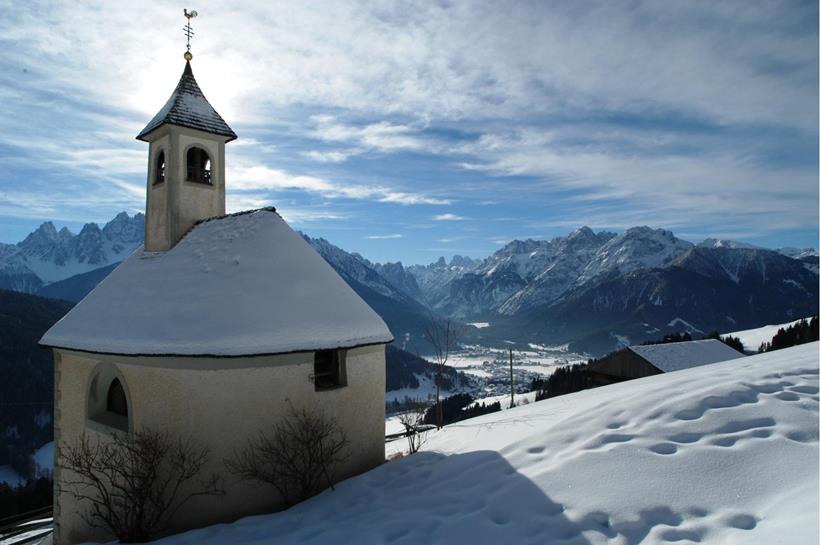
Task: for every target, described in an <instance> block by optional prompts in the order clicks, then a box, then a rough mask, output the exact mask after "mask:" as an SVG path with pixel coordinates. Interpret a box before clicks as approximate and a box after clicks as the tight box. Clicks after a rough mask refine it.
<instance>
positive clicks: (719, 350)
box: [629, 339, 743, 373]
mask: <svg viewBox="0 0 820 545" xmlns="http://www.w3.org/2000/svg"><path fill="white" fill-rule="evenodd" d="M629 350H631V351H632V352H634V353H636V354H637V355H639V356H641V357H642V358H643V359H645V360H646V361H648V362H649V363H651V364H652V365H654V366H655V367H657V368H658V369H659V370H661V371H663V372H664V373H668V372H670V371H679V370H681V369H689V368H690V367H700V366H701V365H707V364H710V363H717V362H719V361H725V360H733V359H735V358H740V357H743V354H741V353H740V352H738V351H737V350H735V349H733V348H731V347H729V346H727V345H725V344H723V343H722V342H720V341H718V340H715V339H706V340H702V341H688V342H680V343H665V344H648V345H642V346H630V347H629Z"/></svg>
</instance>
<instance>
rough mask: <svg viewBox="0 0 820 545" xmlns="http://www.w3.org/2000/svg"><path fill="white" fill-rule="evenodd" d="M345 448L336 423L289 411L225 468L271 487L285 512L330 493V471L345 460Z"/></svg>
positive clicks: (343, 436)
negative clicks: (298, 504) (289, 508)
mask: <svg viewBox="0 0 820 545" xmlns="http://www.w3.org/2000/svg"><path fill="white" fill-rule="evenodd" d="M347 445H348V441H347V437H346V436H345V434H344V432H343V431H342V430H341V429H340V428H339V426H338V424H337V422H336V420H335V419H333V418H330V417H326V416H325V415H324V414H320V413H316V412H308V411H306V410H305V409H302V410H299V411H297V410H296V409H294V408H293V407H292V406H291V408H290V414H289V415H288V416H287V418H284V419H282V420H280V421H278V422H277V423H275V424H274V425H273V426H272V428H271V431H270V432H269V433H264V432H260V434H259V435H258V436H257V437H256V438H253V439H250V440H249V441H248V444H247V446H246V447H245V448H244V449H243V450H241V451H239V452H237V453H236V454H235V455H234V457H233V458H232V459H227V460H225V466H226V467H227V468H228V471H230V472H231V473H234V474H235V475H238V476H239V477H241V478H243V479H246V480H252V481H261V482H264V483H267V484H270V485H272V486H273V487H274V488H275V489H276V491H277V492H279V494H280V496H281V497H282V499H283V500H284V501H285V503H286V504H287V505H289V506H290V505H293V504H295V503H298V502H300V501H302V500H305V499H307V498H309V497H311V496H313V495H315V494H318V493H319V492H320V491H321V490H322V489H323V488H324V487H325V486H329V487H331V488H333V482H334V481H333V471H334V469H335V468H336V466H337V465H338V464H339V463H341V462H343V461H344V460H345V459H346V458H347V455H346V454H345V450H346V449H347Z"/></svg>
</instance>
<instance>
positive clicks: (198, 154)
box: [185, 147, 211, 184]
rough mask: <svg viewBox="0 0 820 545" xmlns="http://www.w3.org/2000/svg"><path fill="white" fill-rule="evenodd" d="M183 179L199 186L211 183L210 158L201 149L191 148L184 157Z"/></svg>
mask: <svg viewBox="0 0 820 545" xmlns="http://www.w3.org/2000/svg"><path fill="white" fill-rule="evenodd" d="M185 164H186V168H185V179H186V180H187V181H189V182H196V183H200V184H210V183H211V158H210V157H209V156H208V152H207V151H205V150H204V149H202V148H196V147H194V148H191V149H189V150H188V153H187V155H186V157H185Z"/></svg>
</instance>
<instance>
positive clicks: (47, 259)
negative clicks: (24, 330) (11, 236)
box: [0, 212, 145, 289]
mask: <svg viewBox="0 0 820 545" xmlns="http://www.w3.org/2000/svg"><path fill="white" fill-rule="evenodd" d="M144 232H145V216H144V215H143V214H135V215H134V216H133V217H132V216H129V215H128V214H127V213H125V212H121V213H120V214H118V215H117V216H116V217H115V218H114V219H112V220H111V221H110V222H108V223H107V224H106V225H105V226H104V227H103V228H102V229H100V227H99V226H98V225H97V224H96V223H87V224H85V225H84V226H83V228H82V229H81V230H80V233H79V234H77V235H75V234H73V233H72V232H71V231H70V230H69V229H68V228H66V227H63V228H62V229H60V230H59V231H57V229H56V227H55V226H54V224H53V223H52V222H50V221H47V222H44V223H43V224H42V225H40V227H38V228H37V229H36V230H35V231H33V232H32V233H31V234H29V235H28V236H27V237H26V238H25V240H23V241H22V242H20V243H18V244H16V245H13V246H11V248H9V250H8V251H6V252H3V255H2V256H0V271H16V272H18V273H19V272H20V271H22V272H25V273H26V274H29V275H32V276H33V277H36V278H38V279H39V281H40V283H41V284H40V285H42V284H49V283H51V282H56V281H58V280H63V279H65V278H68V277H70V276H74V275H75V274H80V273H84V272H88V271H91V270H94V269H98V268H100V267H105V266H108V265H111V264H113V263H117V262H119V261H122V260H123V259H125V258H126V257H128V256H129V255H130V254H131V252H133V251H134V249H136V248H137V247H138V246H139V245H140V244H142V239H143V236H144ZM29 284H30V285H29V287H30V288H31V289H36V288H37V287H39V286H35V285H33V284H31V283H29Z"/></svg>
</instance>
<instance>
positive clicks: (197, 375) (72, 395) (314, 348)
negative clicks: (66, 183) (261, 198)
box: [40, 53, 393, 545]
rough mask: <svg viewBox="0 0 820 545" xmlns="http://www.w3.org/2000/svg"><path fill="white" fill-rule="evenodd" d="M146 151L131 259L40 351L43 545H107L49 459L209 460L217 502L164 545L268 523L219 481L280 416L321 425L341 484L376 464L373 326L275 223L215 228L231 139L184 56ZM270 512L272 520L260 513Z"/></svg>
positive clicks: (188, 513)
mask: <svg viewBox="0 0 820 545" xmlns="http://www.w3.org/2000/svg"><path fill="white" fill-rule="evenodd" d="M137 138H138V139H139V140H141V141H143V142H147V143H148V161H147V164H148V168H147V176H146V223H145V244H144V247H142V248H139V249H137V250H136V251H135V252H134V253H133V254H132V255H131V256H130V257H129V258H127V259H126V260H125V261H123V262H122V263H121V264H120V265H119V266H118V267H117V268H116V269H115V270H114V271H113V272H112V273H111V274H110V275H109V276H108V277H107V278H106V279H105V280H103V282H102V283H101V284H100V285H99V286H97V288H95V289H94V290H93V291H92V292H91V293H89V294H88V296H87V297H86V298H85V299H83V300H82V301H80V302H79V303H78V304H77V305H76V306H75V307H74V308H73V309H72V310H71V311H70V312H69V313H68V314H67V315H66V316H65V317H64V318H63V319H61V320H60V321H59V322H58V323H57V324H55V325H54V326H53V327H52V328H51V329H50V330H49V331H48V332H46V334H45V335H44V336H43V338H42V340H41V341H40V343H41V345H43V346H47V347H51V348H52V349H53V353H54V373H55V381H54V382H55V399H54V439H55V445H56V448H55V465H54V481H55V501H54V530H55V533H54V543H55V544H57V545H70V544H74V543H79V542H84V541H89V540H106V541H107V540H110V539H111V536H110V535H106V534H105V533H102V532H101V531H100V530H99V529H96V528H93V527H91V526H89V524H88V523H87V521H86V520H84V518H83V516H82V514H83V509H87V507H88V506H87V505H84V504H83V503H82V502H80V501H78V500H77V499H76V498H75V497H74V496H73V495H72V494H71V493H70V492H69V490H68V489H69V486H68V483H69V482H71V481H72V480H73V479H72V477H73V476H72V475H71V474H70V473H71V472H70V471H69V470H68V469H66V468H65V467H64V465H65V464H64V461H63V456H62V455H61V450H62V449H63V448H64V446H65V445H70V444H75V443H76V442H77V441H80V440H82V438H84V437H85V438H92V439H94V440H102V441H105V440H106V438H111V437H113V436H115V434H133V433H135V432H136V431H138V430H146V429H150V430H155V431H160V432H163V433H168V434H169V435H171V436H172V437H180V438H184V437H191V438H193V439H194V440H196V441H197V443H198V444H200V445H202V446H204V447H206V448H207V449H208V451H209V457H208V460H209V461H208V466H207V467H206V468H205V469H204V473H208V474H211V473H212V474H217V475H218V476H219V477H220V480H221V483H222V487H223V489H224V495H222V496H219V497H215V496H202V497H197V498H194V499H192V500H191V501H190V502H189V503H187V504H186V505H185V506H184V508H182V509H180V510H179V511H178V512H177V513H176V514H175V515H174V519H173V520H172V521H171V525H170V527H169V531H174V532H175V531H181V530H185V529H189V528H194V527H200V526H205V525H210V524H214V523H218V522H228V521H233V520H236V519H238V518H240V517H242V516H246V515H250V514H256V513H261V512H266V511H270V510H271V507H272V504H271V500H270V498H271V491H270V490H264V489H260V487H259V486H258V485H255V484H253V483H249V482H247V481H243V480H241V479H239V478H238V477H236V476H235V475H233V474H231V473H230V472H228V471H226V468H225V464H224V460H225V459H226V458H229V457H230V456H232V455H233V454H234V453H235V450H236V448H237V447H238V446H241V445H243V444H245V443H246V442H247V440H248V439H249V438H251V437H255V436H257V435H258V434H259V433H260V432H261V431H265V430H267V429H269V428H270V427H271V425H272V424H273V423H275V422H276V421H277V419H279V418H284V417H285V415H287V414H289V410H290V409H291V408H296V409H306V410H310V411H320V412H322V413H323V414H330V415H332V416H333V417H334V419H335V421H336V422H337V423H338V425H339V426H340V428H341V429H342V431H343V432H344V434H345V436H346V438H347V440H348V446H347V450H348V452H347V453H346V459H345V462H344V463H343V465H342V467H340V468H338V471H337V473H338V475H339V477H348V476H352V475H354V474H357V473H361V472H364V471H366V470H368V469H370V468H372V467H374V466H376V465H378V464H381V463H382V462H383V461H384V416H385V403H384V392H385V345H386V343H389V342H391V341H392V340H393V337H392V335H391V333H390V331H389V330H388V328H387V326H386V325H385V323H384V321H382V319H381V318H380V317H379V316H378V315H377V314H376V313H375V312H374V311H373V310H372V309H371V308H370V307H369V306H368V305H367V303H365V302H364V301H363V300H362V299H361V298H360V297H359V296H358V295H357V294H356V293H355V292H354V291H353V289H351V288H350V286H348V285H347V284H346V283H345V281H344V280H343V279H342V278H341V277H340V276H339V275H338V274H337V273H336V272H335V271H334V269H333V268H332V267H331V266H330V265H328V263H327V262H326V261H325V260H324V259H323V258H322V257H321V256H319V254H317V253H316V252H315V251H314V250H313V249H312V248H311V246H310V245H309V244H307V242H305V240H304V239H303V238H302V237H301V236H300V235H299V234H298V233H296V232H294V231H293V230H292V229H291V228H290V227H289V226H288V225H287V223H286V222H285V221H284V220H283V219H282V217H281V216H279V214H277V213H276V210H275V209H273V208H265V209H260V210H248V211H245V212H240V213H235V214H228V215H226V214H225V185H226V181H225V145H226V144H227V143H229V142H231V141H232V140H234V139H236V138H237V135H236V133H235V132H234V131H233V130H232V129H231V128H230V127H229V126H228V124H227V123H226V122H225V120H224V119H222V117H221V116H220V115H219V114H218V113H217V112H216V110H215V109H214V108H213V107H212V106H211V104H210V103H209V102H208V100H207V99H206V98H205V95H204V94H203V92H202V90H201V89H200V87H199V85H198V84H197V81H196V79H195V78H194V73H193V70H192V67H191V55H190V53H186V62H185V66H184V69H183V72H182V76H181V78H180V80H179V83H178V84H177V86H176V88H175V89H174V91H173V93H172V94H171V97H170V98H169V99H168V101H167V102H166V103H165V105H164V106H163V107H162V108H161V109H160V110H159V112H158V113H157V114H156V116H154V118H153V119H151V120H150V122H149V123H148V124H147V125H146V126H145V128H144V129H143V130H142V131H141V132H140V133H139V135H138V136H137ZM274 507H275V506H274Z"/></svg>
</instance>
